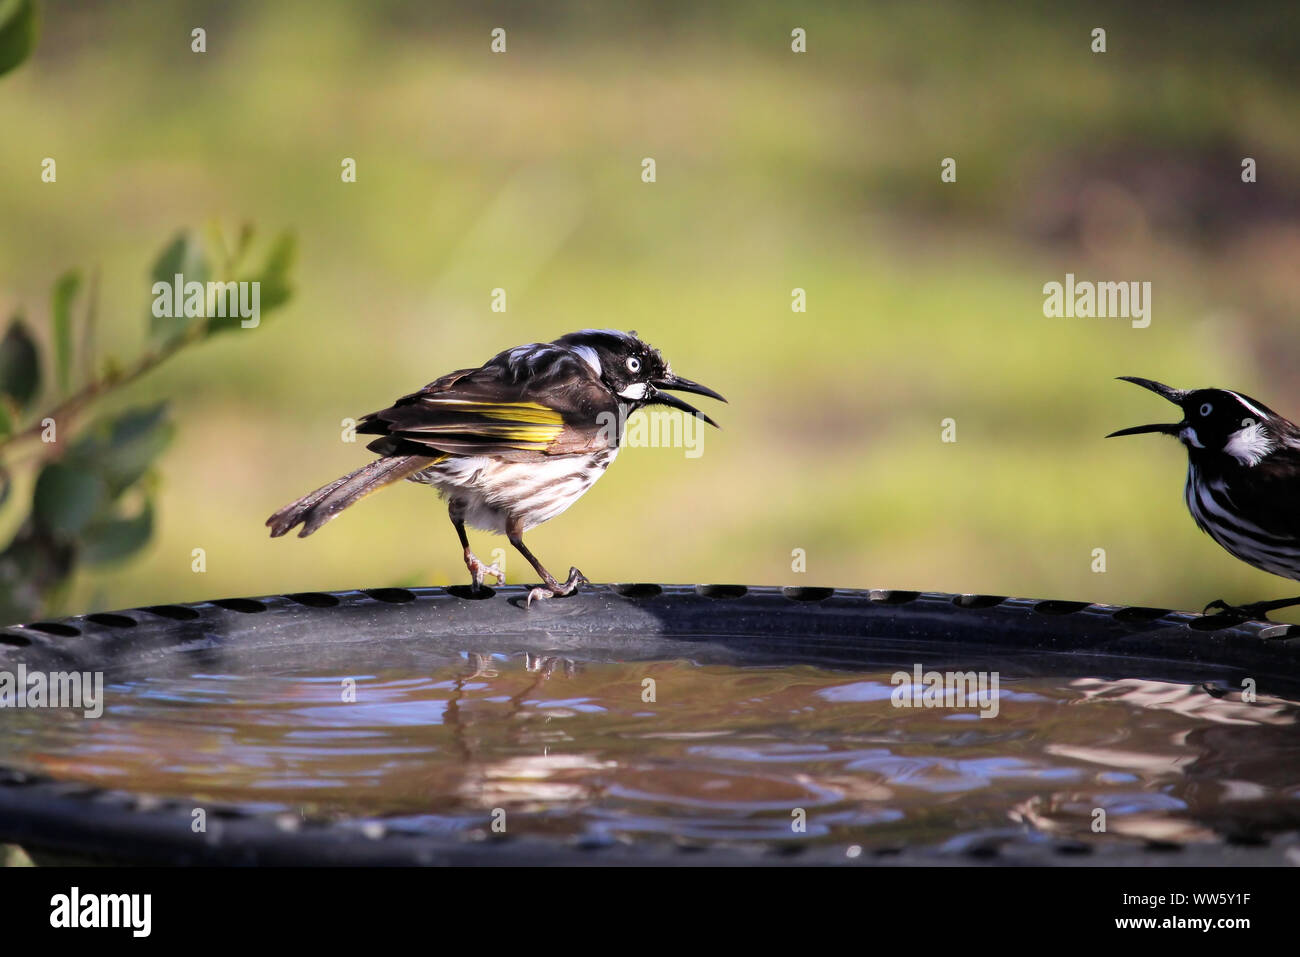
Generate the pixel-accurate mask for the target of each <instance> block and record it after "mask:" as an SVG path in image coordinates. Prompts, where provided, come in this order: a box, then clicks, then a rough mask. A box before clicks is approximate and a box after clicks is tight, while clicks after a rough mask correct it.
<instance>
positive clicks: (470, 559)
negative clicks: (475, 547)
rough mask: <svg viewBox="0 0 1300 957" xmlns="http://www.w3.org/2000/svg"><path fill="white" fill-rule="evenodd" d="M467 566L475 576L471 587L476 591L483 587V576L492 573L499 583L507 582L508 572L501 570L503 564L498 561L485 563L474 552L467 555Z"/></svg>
mask: <svg viewBox="0 0 1300 957" xmlns="http://www.w3.org/2000/svg"><path fill="white" fill-rule="evenodd" d="M465 567H466V568H468V569H469V573H470V575H471V576H473V584H472V585H471V586H470V587H471V588H473V589H474V591H478V590H479V589H481V588H482V587H483V577H484V576H485V575H491V576H492V577H493V578H495V579H496V580H497V584H498V585H503V584H505V580H506V573H505V572H503V571H502V570H501V566H499V565H498V564H497V563H496V562H493V563H492V564H491V565H484V564H483V562H482V561H480V560H479V558H478V556H476V555H475V554H474V553H473V552H470V553H469V554H468V555H466V556H465Z"/></svg>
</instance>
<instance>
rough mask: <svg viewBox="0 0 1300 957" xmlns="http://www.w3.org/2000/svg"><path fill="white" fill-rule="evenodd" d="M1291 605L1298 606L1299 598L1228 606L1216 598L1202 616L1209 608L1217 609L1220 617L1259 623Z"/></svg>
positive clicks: (1206, 613) (1203, 612) (1299, 603)
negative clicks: (1252, 620) (1240, 618)
mask: <svg viewBox="0 0 1300 957" xmlns="http://www.w3.org/2000/svg"><path fill="white" fill-rule="evenodd" d="M1292 605H1300V598H1277V599H1274V600H1273V601H1257V602H1252V603H1251V604H1249V605H1229V604H1228V603H1227V602H1226V601H1224V600H1223V599H1222V598H1217V599H1215V600H1214V601H1212V602H1210V603H1209V604H1208V605H1206V606H1205V609H1204V611H1202V612H1201V614H1203V615H1208V614H1209V613H1210V609H1211V608H1217V609H1219V611H1218V614H1220V615H1232V616H1234V617H1236V616H1240V617H1242V618H1254V619H1258V620H1259V621H1268V613H1269V612H1270V611H1277V609H1279V608H1290V607H1291V606H1292Z"/></svg>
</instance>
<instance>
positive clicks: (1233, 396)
mask: <svg viewBox="0 0 1300 957" xmlns="http://www.w3.org/2000/svg"><path fill="white" fill-rule="evenodd" d="M1120 378H1121V379H1123V380H1124V381H1125V382H1132V383H1133V384H1134V385H1140V386H1141V387H1142V388H1144V389H1149V390H1151V391H1152V392H1154V393H1155V394H1156V395H1159V396H1163V397H1164V398H1166V399H1168V400H1169V401H1170V402H1172V403H1174V405H1176V406H1178V407H1179V408H1180V409H1181V410H1182V413H1183V419H1182V421H1181V422H1175V423H1169V424H1158V425H1137V426H1134V427H1133V428H1130V429H1120V430H1119V431H1118V432H1112V433H1111V434H1110V435H1108V436H1107V438H1111V437H1113V436H1116V435H1137V434H1139V433H1144V432H1158V433H1161V434H1163V435H1173V436H1176V437H1177V438H1178V440H1179V441H1180V442H1182V443H1183V445H1185V446H1187V454H1188V457H1189V458H1191V459H1192V460H1193V461H1196V462H1200V463H1203V464H1206V465H1210V464H1219V465H1223V466H1228V465H1231V464H1232V463H1234V462H1235V463H1236V464H1238V465H1243V466H1246V467H1253V466H1256V465H1259V464H1260V463H1261V462H1263V461H1264V460H1265V459H1266V458H1268V457H1269V456H1270V455H1272V454H1273V453H1274V452H1276V451H1278V450H1279V449H1282V448H1290V449H1294V448H1296V447H1297V446H1300V429H1297V428H1296V426H1295V425H1294V424H1293V423H1291V422H1289V421H1288V420H1287V419H1285V418H1283V417H1282V416H1280V415H1278V414H1277V413H1276V412H1274V411H1273V410H1272V409H1270V408H1269V407H1268V406H1266V405H1264V404H1263V403H1262V402H1259V401H1257V400H1255V399H1252V398H1251V397H1250V396H1247V395H1242V394H1241V393H1240V392H1230V391H1228V390H1227V389H1192V390H1184V389H1174V388H1171V387H1170V386H1167V385H1162V384H1161V383H1159V382H1153V381H1152V380H1150V379H1139V378H1137V377H1135V376H1120Z"/></svg>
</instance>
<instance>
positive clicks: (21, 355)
mask: <svg viewBox="0 0 1300 957" xmlns="http://www.w3.org/2000/svg"><path fill="white" fill-rule="evenodd" d="M40 388H41V358H40V352H39V351H38V350H37V348H36V341H35V340H34V339H33V338H32V337H31V334H30V333H29V332H28V331H27V326H26V325H25V324H24V323H23V320H22V319H21V318H19V317H15V318H14V320H13V321H12V322H11V323H9V331H8V332H6V333H5V337H4V339H0V395H7V396H9V397H10V398H11V399H13V400H14V404H15V405H17V406H18V407H19V408H20V409H22V408H26V407H27V406H28V405H30V404H31V402H32V400H33V399H35V398H36V394H37V393H38V392H39V391H40Z"/></svg>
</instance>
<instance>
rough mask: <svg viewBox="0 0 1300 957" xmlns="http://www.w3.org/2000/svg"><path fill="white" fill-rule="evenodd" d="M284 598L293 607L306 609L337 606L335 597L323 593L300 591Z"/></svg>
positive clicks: (337, 602) (337, 601)
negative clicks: (300, 606) (303, 606)
mask: <svg viewBox="0 0 1300 957" xmlns="http://www.w3.org/2000/svg"><path fill="white" fill-rule="evenodd" d="M284 597H285V598H287V599H289V601H291V602H293V603H294V604H295V605H306V606H307V607H308V608H333V607H335V606H336V605H338V604H339V600H338V598H337V597H336V596H335V595H331V594H329V593H328V592H323V591H300V592H294V593H293V594H292V595H285V596H284Z"/></svg>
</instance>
